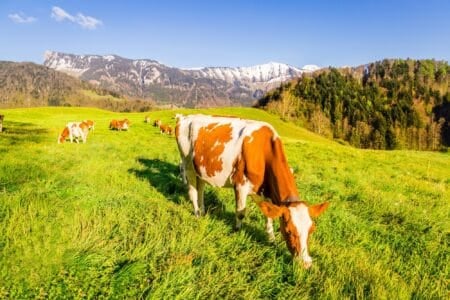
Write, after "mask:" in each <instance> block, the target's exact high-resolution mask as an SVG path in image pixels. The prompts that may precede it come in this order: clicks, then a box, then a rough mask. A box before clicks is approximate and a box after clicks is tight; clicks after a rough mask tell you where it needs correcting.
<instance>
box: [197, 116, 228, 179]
mask: <svg viewBox="0 0 450 300" xmlns="http://www.w3.org/2000/svg"><path fill="white" fill-rule="evenodd" d="M231 138H232V128H231V124H224V125H218V124H217V123H212V124H209V125H208V126H206V127H202V128H200V130H199V131H198V136H197V140H196V141H195V145H194V165H195V166H196V168H197V169H198V170H199V169H200V167H204V168H205V170H206V174H207V175H208V176H209V177H212V176H214V174H215V173H216V172H220V171H222V164H223V162H222V158H221V157H220V156H221V154H222V153H223V150H224V149H225V144H226V143H228V142H229V141H231Z"/></svg>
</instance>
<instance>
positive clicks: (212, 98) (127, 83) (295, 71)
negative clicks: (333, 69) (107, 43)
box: [44, 51, 318, 107]
mask: <svg viewBox="0 0 450 300" xmlns="http://www.w3.org/2000/svg"><path fill="white" fill-rule="evenodd" d="M44 65H45V66H47V67H49V68H52V69H55V70H58V71H62V72H64V73H67V74H69V75H72V76H75V77H77V78H80V79H82V80H86V81H88V82H90V83H94V84H96V85H98V86H100V87H102V88H106V89H109V90H113V91H116V92H119V93H123V94H125V95H128V96H132V97H138V98H142V99H153V100H155V101H156V102H157V103H159V104H175V105H178V106H186V107H210V106H235V105H246V106H249V105H252V104H253V103H254V102H255V101H256V100H257V99H259V98H261V97H262V96H263V95H264V93H265V92H267V91H268V90H270V89H272V88H274V87H277V86H279V85H280V83H281V82H284V81H288V80H291V79H293V78H296V77H299V76H301V75H302V74H303V73H305V72H311V70H315V69H317V68H318V67H317V66H311V65H309V66H307V68H306V69H299V68H296V67H292V66H289V65H286V64H281V63H275V62H271V63H267V64H263V65H257V66H252V67H236V68H231V67H205V68H196V69H180V68H174V67H169V66H166V65H164V64H161V63H159V62H157V61H155V60H149V59H138V60H132V59H127V58H123V57H120V56H117V55H74V54H66V53H60V52H52V51H47V52H46V53H45V61H44Z"/></svg>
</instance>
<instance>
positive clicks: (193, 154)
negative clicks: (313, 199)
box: [175, 115, 328, 268]
mask: <svg viewBox="0 0 450 300" xmlns="http://www.w3.org/2000/svg"><path fill="white" fill-rule="evenodd" d="M176 118H177V125H176V127H175V136H176V139H177V144H178V149H179V151H180V156H181V166H180V170H183V177H184V178H185V179H186V180H187V183H188V188H189V198H190V199H191V201H192V203H193V205H194V212H195V215H197V216H199V215H201V214H204V211H205V208H204V202H203V191H204V186H205V183H209V184H211V185H213V186H218V187H224V186H229V187H233V188H234V192H235V201H236V229H239V228H240V227H241V224H242V219H243V218H244V215H245V206H246V198H247V195H256V198H266V199H269V200H271V202H269V201H259V202H258V206H259V207H260V209H261V211H262V212H263V213H264V215H265V216H266V217H267V224H266V231H267V233H268V234H269V237H270V238H271V239H273V238H274V233H273V226H272V219H275V218H280V223H281V226H280V230H281V232H282V234H283V237H284V239H285V241H286V244H287V247H288V249H289V251H290V252H291V254H292V255H293V256H294V257H296V258H297V257H298V258H301V259H302V260H303V265H304V266H305V267H306V268H308V267H310V266H311V264H312V259H311V257H310V256H309V254H308V236H309V234H310V233H311V232H312V231H313V230H314V222H313V221H312V219H311V217H317V216H318V215H320V214H321V213H322V212H323V211H324V210H325V209H326V208H327V206H328V202H325V203H323V204H318V205H314V206H309V207H308V206H307V204H306V203H305V202H303V201H301V200H300V198H299V193H298V191H297V188H296V186H295V180H294V176H293V174H292V172H291V171H290V169H289V165H288V164H287V161H286V156H285V154H284V150H283V145H282V143H281V140H280V138H279V137H278V135H277V133H276V132H275V129H274V128H273V127H272V126H271V125H269V124H267V123H264V122H259V121H252V120H244V119H239V118H229V117H215V116H206V115H189V116H182V115H177V116H176Z"/></svg>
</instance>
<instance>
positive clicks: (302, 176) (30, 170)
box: [0, 108, 450, 299]
mask: <svg viewBox="0 0 450 300" xmlns="http://www.w3.org/2000/svg"><path fill="white" fill-rule="evenodd" d="M179 112H183V113H197V112H203V113H210V114H221V115H236V116H240V117H245V118H251V119H258V120H264V121H267V122H269V123H271V124H272V125H273V126H274V127H275V128H276V129H277V131H278V133H279V134H280V135H281V137H282V139H283V142H284V145H285V151H286V155H287V157H288V161H289V164H290V165H291V166H292V167H293V169H294V172H295V178H296V183H297V187H298V189H299V191H300V194H301V197H302V198H303V199H304V200H306V201H307V202H308V203H311V204H312V203H319V202H323V201H325V200H326V201H330V202H331V205H330V207H329V208H328V210H327V211H326V212H325V213H324V214H323V215H322V216H320V217H319V219H318V220H317V222H316V224H317V230H316V232H315V233H314V234H313V235H312V236H311V238H310V254H311V256H312V257H313V266H312V267H311V269H308V270H305V269H303V268H302V267H301V265H300V264H297V263H296V262H293V261H292V258H291V256H290V254H289V252H288V250H287V248H286V245H285V243H284V241H283V240H282V237H281V234H280V232H278V230H277V228H278V222H276V226H275V229H276V241H275V242H274V243H270V242H269V241H268V239H267V237H266V234H265V231H264V224H265V219H264V218H263V215H262V213H261V212H260V211H259V210H258V208H257V206H256V205H255V203H253V202H252V201H251V200H250V199H249V200H248V202H247V204H248V206H247V216H246V218H245V219H244V224H243V228H242V230H241V231H239V232H234V230H233V224H234V207H235V205H234V196H233V192H232V190H230V189H216V188H212V187H208V188H207V190H206V195H205V201H206V207H207V214H206V216H204V217H201V218H196V217H195V216H194V215H193V213H192V205H191V203H190V201H189V199H188V198H187V194H186V189H185V187H184V185H183V183H182V181H181V178H180V176H179V170H178V162H179V155H178V150H177V147H176V143H175V139H174V137H173V136H167V135H161V134H160V133H159V130H157V129H156V128H155V127H153V126H152V125H151V124H146V123H144V116H145V115H149V116H150V118H151V120H152V121H151V122H152V123H153V120H155V119H161V120H162V121H163V123H169V124H171V125H174V123H175V120H174V119H173V116H174V115H175V113H179ZM0 113H2V114H4V115H5V121H4V125H3V126H4V132H3V133H1V134H0V299H3V298H7V299H8V298H9V299H23V298H51V299H55V298H69V299H73V298H75V299H80V298H88V299H91V298H94V299H99V298H119V299H123V298H150V299H174V298H175V299H205V298H206V299H209V298H213V299H224V298H225V299H260V298H265V299H267V298H270V299H272V298H280V299H310V298H328V299H342V298H344V299H345V298H347V299H361V298H364V299H365V298H369V299H370V298H372V299H411V298H415V299H445V298H447V299H448V297H449V280H450V278H449V269H450V263H449V258H450V255H449V241H450V215H449V214H450V192H449V186H450V154H449V153H440V152H416V151H374V150H360V149H355V148H352V147H349V146H346V145H343V144H340V143H336V142H333V141H330V140H327V139H324V138H321V137H319V136H317V135H314V134H312V133H310V132H309V131H307V130H305V129H303V128H300V127H296V126H295V125H293V124H290V123H286V122H283V121H282V120H280V119H279V118H278V117H276V116H273V115H270V114H268V113H266V112H264V111H261V110H256V109H250V108H245V109H244V108H229V109H211V110H177V111H173V110H165V111H154V112H150V113H113V112H109V111H103V110H98V109H91V108H32V109H10V110H2V111H1V112H0ZM125 117H126V118H128V119H130V120H131V122H132V124H131V129H130V130H129V131H122V132H118V131H111V130H109V129H108V125H109V121H110V120H111V119H113V118H116V119H120V118H125ZM83 119H92V120H95V121H96V126H95V131H94V132H91V133H90V134H89V136H88V141H87V143H86V144H81V143H80V144H76V143H73V144H71V143H70V142H67V143H64V144H60V145H58V144H57V143H56V142H57V137H58V134H59V133H60V132H61V131H62V129H63V127H64V125H65V123H67V122H68V121H75V120H83Z"/></svg>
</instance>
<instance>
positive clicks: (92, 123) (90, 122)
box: [83, 120, 95, 130]
mask: <svg viewBox="0 0 450 300" xmlns="http://www.w3.org/2000/svg"><path fill="white" fill-rule="evenodd" d="M83 123H86V124H87V125H88V128H89V130H91V129H94V125H95V122H94V121H92V120H84V121H83Z"/></svg>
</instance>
